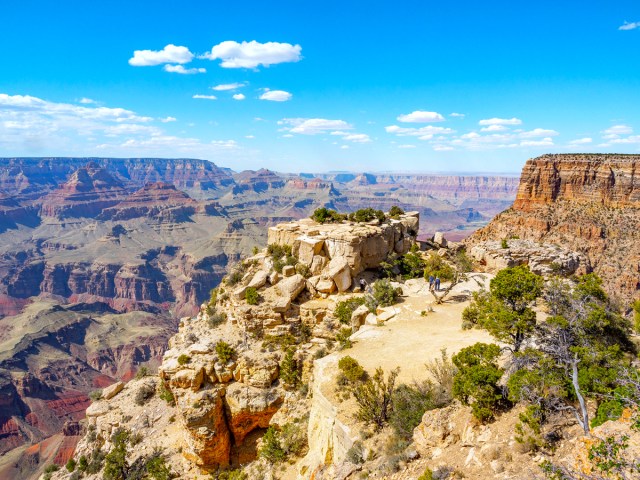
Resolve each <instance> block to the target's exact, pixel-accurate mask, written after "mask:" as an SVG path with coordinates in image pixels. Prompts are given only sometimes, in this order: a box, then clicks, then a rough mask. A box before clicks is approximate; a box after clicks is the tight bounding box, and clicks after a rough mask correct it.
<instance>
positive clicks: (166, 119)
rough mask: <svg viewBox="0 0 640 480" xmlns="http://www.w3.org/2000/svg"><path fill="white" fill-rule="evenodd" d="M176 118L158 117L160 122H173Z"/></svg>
mask: <svg viewBox="0 0 640 480" xmlns="http://www.w3.org/2000/svg"><path fill="white" fill-rule="evenodd" d="M176 120H178V119H177V118H176V117H165V118H161V119H160V121H161V122H162V123H169V122H175V121H176Z"/></svg>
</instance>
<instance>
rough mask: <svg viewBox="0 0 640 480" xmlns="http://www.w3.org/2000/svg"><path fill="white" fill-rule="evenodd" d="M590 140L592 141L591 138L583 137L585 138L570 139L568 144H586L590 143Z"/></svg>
mask: <svg viewBox="0 0 640 480" xmlns="http://www.w3.org/2000/svg"><path fill="white" fill-rule="evenodd" d="M591 142H593V139H592V138H589V137H585V138H576V139H575V140H571V141H570V142H569V144H570V145H586V144H587V143H591Z"/></svg>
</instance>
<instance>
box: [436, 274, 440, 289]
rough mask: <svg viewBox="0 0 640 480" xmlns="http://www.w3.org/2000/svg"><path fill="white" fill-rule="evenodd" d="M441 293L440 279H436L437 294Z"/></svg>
mask: <svg viewBox="0 0 640 480" xmlns="http://www.w3.org/2000/svg"><path fill="white" fill-rule="evenodd" d="M439 291H440V277H436V292H439Z"/></svg>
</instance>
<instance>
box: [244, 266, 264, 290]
mask: <svg viewBox="0 0 640 480" xmlns="http://www.w3.org/2000/svg"><path fill="white" fill-rule="evenodd" d="M267 277H268V274H267V272H265V271H264V270H260V271H259V272H258V273H256V274H255V275H254V276H253V278H252V279H251V281H250V282H249V285H247V287H248V288H255V289H258V288H262V287H264V286H265V284H266V283H267Z"/></svg>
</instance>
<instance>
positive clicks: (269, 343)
mask: <svg viewBox="0 0 640 480" xmlns="http://www.w3.org/2000/svg"><path fill="white" fill-rule="evenodd" d="M297 343H298V342H296V337H294V336H293V335H291V334H290V333H285V334H284V335H265V336H264V338H263V340H262V348H265V349H267V350H269V351H271V352H272V351H273V350H275V349H279V350H287V349H288V348H289V347H291V346H293V345H296V344H297Z"/></svg>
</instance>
